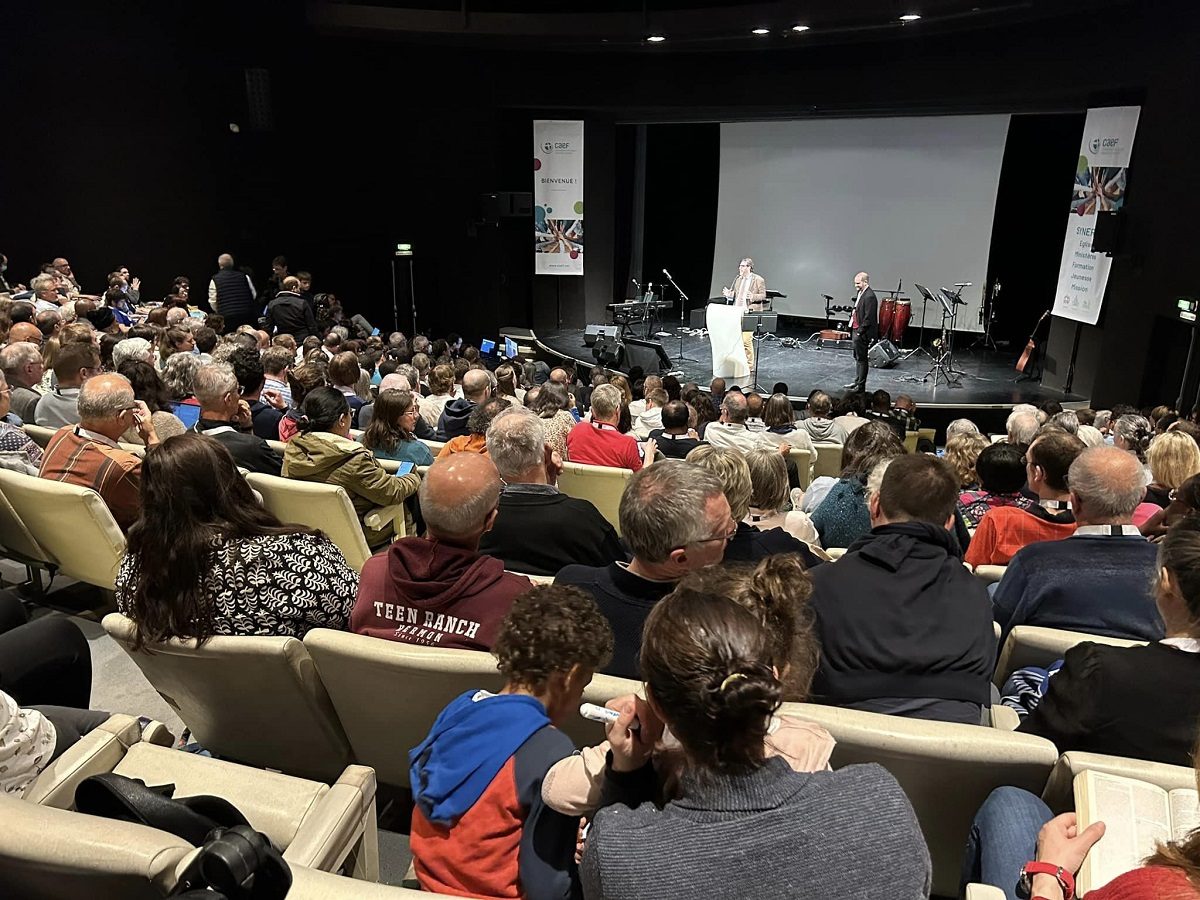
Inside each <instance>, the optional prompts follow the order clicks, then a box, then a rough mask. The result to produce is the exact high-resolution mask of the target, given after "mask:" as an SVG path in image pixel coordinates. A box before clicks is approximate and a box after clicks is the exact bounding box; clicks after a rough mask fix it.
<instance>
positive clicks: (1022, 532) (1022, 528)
mask: <svg viewBox="0 0 1200 900" xmlns="http://www.w3.org/2000/svg"><path fill="white" fill-rule="evenodd" d="M1074 533H1075V519H1074V517H1073V516H1072V517H1071V520H1070V521H1069V522H1062V521H1057V522H1056V521H1054V520H1052V519H1047V518H1045V514H1044V513H1043V515H1038V513H1036V512H1026V511H1025V510H1023V509H1021V508H1020V507H1016V506H999V507H996V508H995V509H989V510H988V511H987V512H986V513H985V514H984V516H983V518H982V519H980V520H979V527H978V528H977V529H976V530H975V534H974V535H973V536H972V537H971V545H970V546H969V547H968V548H967V554H966V556H965V557H964V560H965V561H966V562H968V563H970V564H971V565H972V566H986V565H992V566H1006V565H1008V561H1009V560H1010V559H1012V558H1013V557H1014V556H1015V555H1016V553H1017V551H1018V550H1020V549H1021V548H1022V547H1024V546H1025V545H1026V544H1034V543H1037V542H1038V541H1058V540H1062V539H1063V538H1067V537H1070V536H1071V535H1073V534H1074Z"/></svg>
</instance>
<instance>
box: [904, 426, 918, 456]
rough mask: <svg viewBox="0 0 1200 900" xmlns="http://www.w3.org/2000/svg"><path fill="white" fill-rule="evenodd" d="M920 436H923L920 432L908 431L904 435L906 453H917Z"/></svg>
mask: <svg viewBox="0 0 1200 900" xmlns="http://www.w3.org/2000/svg"><path fill="white" fill-rule="evenodd" d="M920 436H921V434H920V432H917V431H906V432H905V433H904V452H905V453H916V452H917V439H918V438H919V437H920Z"/></svg>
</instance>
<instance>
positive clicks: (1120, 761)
mask: <svg viewBox="0 0 1200 900" xmlns="http://www.w3.org/2000/svg"><path fill="white" fill-rule="evenodd" d="M1089 770H1090V771H1093V772H1103V773H1104V774H1106V775H1123V776H1124V777H1126V778H1136V779H1137V780H1138V781H1148V782H1150V784H1155V785H1158V786H1159V787H1160V788H1162V789H1163V790H1166V791H1173V790H1175V789H1176V788H1186V789H1189V790H1195V789H1196V770H1195V769H1193V768H1192V767H1191V766H1172V765H1168V764H1167V763H1159V762H1147V761H1146V760H1143V759H1129V758H1127V757H1124V756H1108V755H1107V754H1104V753H1083V752H1081V751H1078V750H1071V751H1068V752H1067V753H1064V754H1063V755H1062V756H1061V757H1059V759H1058V762H1057V763H1055V765H1054V770H1053V771H1052V772H1051V773H1050V778H1049V779H1048V780H1047V781H1046V789H1045V790H1044V791H1043V792H1042V799H1043V800H1045V801H1046V805H1047V806H1049V807H1050V809H1052V810H1053V811H1054V812H1055V813H1062V812H1068V811H1070V810H1072V809H1074V807H1075V792H1074V785H1075V776H1076V775H1078V774H1079V773H1080V772H1086V771H1089Z"/></svg>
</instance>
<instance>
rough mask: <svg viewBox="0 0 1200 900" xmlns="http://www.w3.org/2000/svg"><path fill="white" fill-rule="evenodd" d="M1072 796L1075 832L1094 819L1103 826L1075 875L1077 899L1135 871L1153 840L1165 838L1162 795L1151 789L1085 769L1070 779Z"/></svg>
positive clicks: (1166, 828)
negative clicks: (1074, 801) (1078, 883)
mask: <svg viewBox="0 0 1200 900" xmlns="http://www.w3.org/2000/svg"><path fill="white" fill-rule="evenodd" d="M1081 781H1085V782H1086V783H1085V785H1083V786H1082V787H1083V790H1082V791H1081V790H1080V788H1081V785H1080V782H1081ZM1075 798H1076V812H1077V813H1078V815H1079V828H1080V830H1082V829H1083V828H1085V827H1087V825H1089V824H1091V823H1092V822H1095V821H1097V820H1099V821H1101V822H1103V823H1104V825H1105V832H1104V837H1102V838H1101V839H1100V840H1099V841H1097V842H1096V845H1095V846H1094V847H1092V849H1091V852H1090V853H1088V855H1087V859H1086V860H1085V861H1084V866H1083V868H1082V869H1081V870H1080V872H1079V876H1080V877H1079V880H1080V884H1081V886H1082V889H1081V890H1080V891H1079V893H1080V894H1081V895H1082V894H1083V893H1085V892H1086V891H1091V890H1095V889H1096V888H1100V887H1103V886H1104V885H1106V884H1108V883H1109V882H1110V881H1112V880H1113V879H1114V878H1116V877H1117V876H1118V875H1123V874H1125V873H1126V872H1129V871H1131V870H1133V869H1136V868H1138V867H1140V866H1141V864H1142V860H1143V859H1145V858H1146V857H1147V856H1149V855H1150V854H1151V853H1153V852H1154V848H1155V846H1156V844H1157V843H1158V842H1159V841H1165V840H1169V839H1170V837H1171V824H1170V823H1171V811H1170V809H1169V806H1168V799H1167V792H1166V791H1164V790H1162V789H1161V788H1159V787H1156V786H1155V785H1152V784H1147V783H1145V782H1142V781H1136V780H1134V779H1132V778H1121V777H1120V776H1117V775H1103V774H1100V773H1098V772H1092V771H1088V772H1084V773H1082V774H1081V775H1079V776H1077V777H1076V779H1075Z"/></svg>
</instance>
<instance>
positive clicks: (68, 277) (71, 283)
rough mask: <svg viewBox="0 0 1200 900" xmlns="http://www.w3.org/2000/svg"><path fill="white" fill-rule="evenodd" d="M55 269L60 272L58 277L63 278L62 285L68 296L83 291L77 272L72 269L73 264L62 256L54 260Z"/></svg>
mask: <svg viewBox="0 0 1200 900" xmlns="http://www.w3.org/2000/svg"><path fill="white" fill-rule="evenodd" d="M54 271H55V272H57V273H58V277H59V278H60V279H61V281H62V286H63V288H64V289H65V290H66V292H67V295H68V296H73V297H77V296H79V294H81V293H82V292H83V291H82V289H81V288H80V287H79V281H78V279H76V277H75V273H74V272H72V271H71V264H70V263H69V262H67V261H66V260H65V259H63V258H62V257H61V256H60V257H58V258H56V259H55V260H54ZM35 280H36V279H35Z"/></svg>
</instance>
